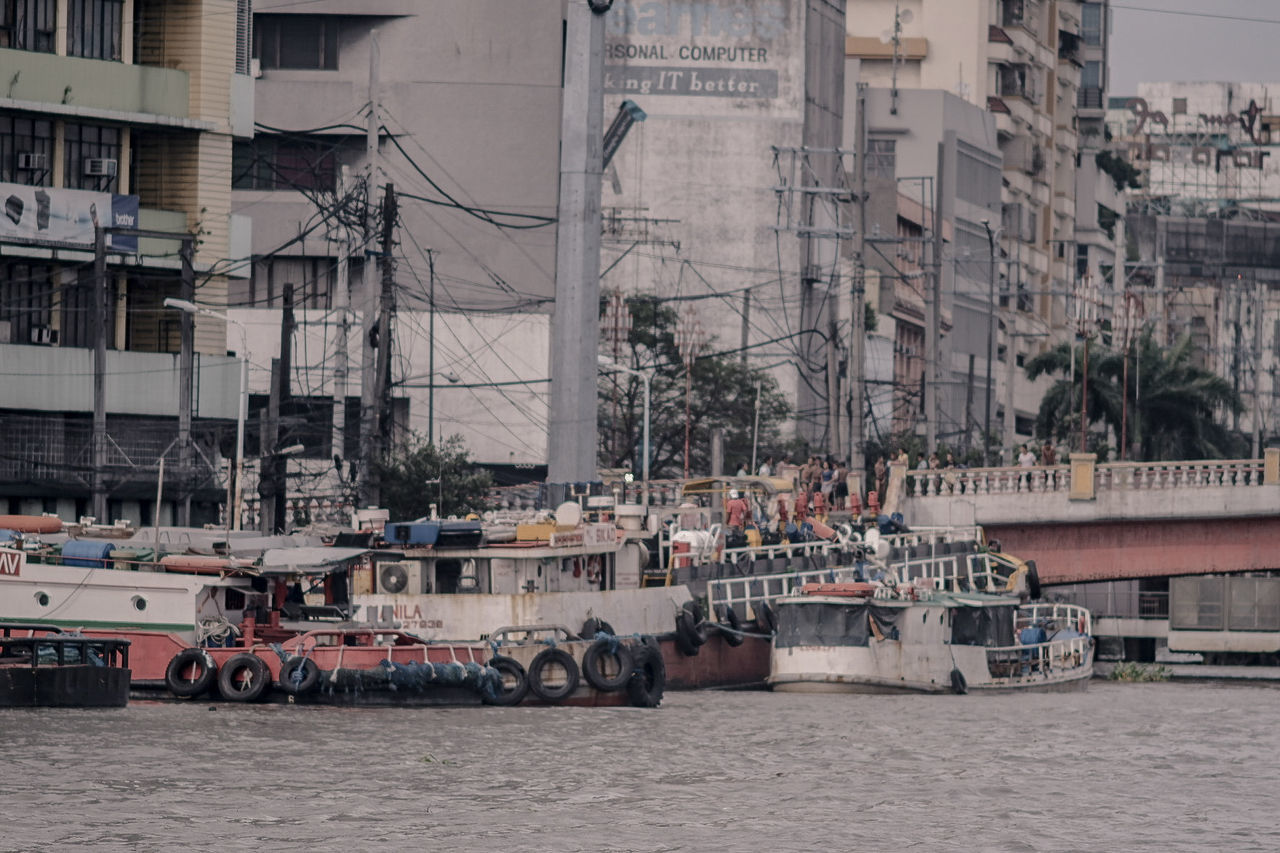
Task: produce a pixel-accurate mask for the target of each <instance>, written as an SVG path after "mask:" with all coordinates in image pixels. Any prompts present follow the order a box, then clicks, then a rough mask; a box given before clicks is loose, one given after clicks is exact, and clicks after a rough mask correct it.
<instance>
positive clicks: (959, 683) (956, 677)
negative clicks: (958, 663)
mask: <svg viewBox="0 0 1280 853" xmlns="http://www.w3.org/2000/svg"><path fill="white" fill-rule="evenodd" d="M951 692H952V693H954V694H956V695H957V696H963V695H964V694H966V693H968V692H969V683H968V682H967V681H965V679H964V673H963V672H961V671H960V670H959V668H956V669H953V670H951Z"/></svg>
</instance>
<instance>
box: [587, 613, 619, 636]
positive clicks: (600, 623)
mask: <svg viewBox="0 0 1280 853" xmlns="http://www.w3.org/2000/svg"><path fill="white" fill-rule="evenodd" d="M601 631H603V632H604V633H606V634H610V635H612V634H616V633H617V632H616V631H614V630H613V626H612V625H610V624H609V623H608V622H606V621H604V620H603V619H597V618H596V617H595V616H592V617H590V618H588V619H587V621H585V622H583V623H582V631H581V632H580V633H579V634H578V636H579V637H581V638H582V639H584V640H594V639H595V638H596V634H599V633H600V632H601Z"/></svg>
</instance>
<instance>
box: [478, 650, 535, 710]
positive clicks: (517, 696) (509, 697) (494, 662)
mask: <svg viewBox="0 0 1280 853" xmlns="http://www.w3.org/2000/svg"><path fill="white" fill-rule="evenodd" d="M489 666H491V667H493V668H494V669H496V670H497V671H498V674H499V675H502V676H510V677H511V678H512V679H514V680H515V686H514V687H512V688H511V689H510V690H503V689H502V688H501V686H499V692H498V693H497V694H496V695H494V696H485V697H484V701H485V704H487V705H497V706H499V707H503V708H508V707H511V706H512V705H519V704H520V703H521V702H523V701H524V697H525V696H527V695H529V674H528V673H527V672H525V671H524V667H523V666H521V664H520V661H518V660H516V659H515V658H511V657H507V656H506V655H494V656H493V658H492V659H491V660H490V661H489Z"/></svg>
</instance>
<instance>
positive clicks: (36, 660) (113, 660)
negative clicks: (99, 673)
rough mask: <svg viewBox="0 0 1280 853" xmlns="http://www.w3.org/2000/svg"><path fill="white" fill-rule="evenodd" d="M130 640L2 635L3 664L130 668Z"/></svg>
mask: <svg viewBox="0 0 1280 853" xmlns="http://www.w3.org/2000/svg"><path fill="white" fill-rule="evenodd" d="M129 642H130V641H129V640H126V639H103V638H101V637H85V636H82V635H80V634H70V633H61V634H54V635H52V636H44V637H36V636H30V637H0V664H10V665H19V666H31V667H32V668H35V667H39V666H74V665H82V664H90V665H94V666H110V667H121V668H123V669H128V668H129Z"/></svg>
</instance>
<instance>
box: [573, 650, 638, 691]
mask: <svg viewBox="0 0 1280 853" xmlns="http://www.w3.org/2000/svg"><path fill="white" fill-rule="evenodd" d="M615 646H616V648H612V650H611V647H615ZM606 658H613V659H614V660H616V661H617V662H618V672H617V674H616V675H614V676H612V677H610V676H607V675H605V674H604V671H603V669H602V667H601V664H602V663H604V661H605V659H606ZM634 667H635V664H634V661H633V659H632V656H631V649H629V648H627V647H626V646H624V645H622V644H621V643H619V642H618V641H617V640H612V639H609V638H607V637H601V638H600V639H598V640H596V641H595V642H594V643H592V644H591V646H590V647H589V648H588V649H587V651H586V654H584V655H583V656H582V677H583V678H585V679H586V680H587V684H590V685H591V686H592V687H594V688H595V689H596V690H599V691H601V692H603V693H610V692H612V691H614V690H621V689H622V688H624V687H626V686H627V682H628V681H630V680H631V671H632V669H634Z"/></svg>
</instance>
